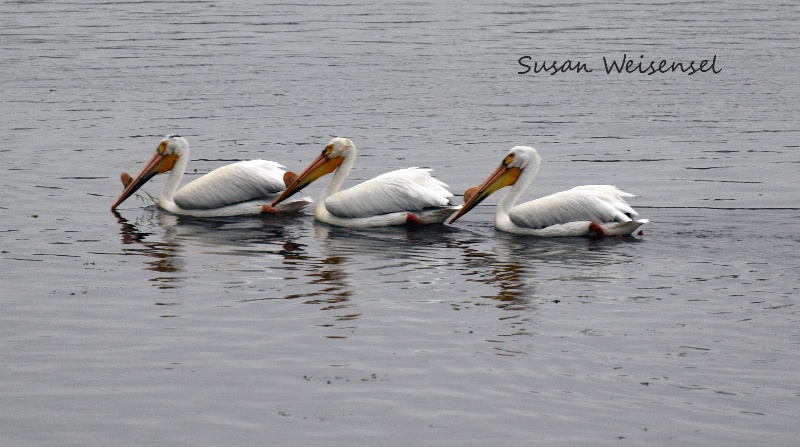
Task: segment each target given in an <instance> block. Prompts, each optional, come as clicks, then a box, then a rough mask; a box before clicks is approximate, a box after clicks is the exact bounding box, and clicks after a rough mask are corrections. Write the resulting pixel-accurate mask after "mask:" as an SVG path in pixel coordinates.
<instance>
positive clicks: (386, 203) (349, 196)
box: [272, 138, 461, 228]
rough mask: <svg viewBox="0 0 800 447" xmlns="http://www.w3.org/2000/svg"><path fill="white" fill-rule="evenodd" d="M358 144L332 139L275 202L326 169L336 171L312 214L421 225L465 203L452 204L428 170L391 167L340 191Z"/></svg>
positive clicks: (341, 220)
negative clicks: (392, 168) (395, 168)
mask: <svg viewBox="0 0 800 447" xmlns="http://www.w3.org/2000/svg"><path fill="white" fill-rule="evenodd" d="M357 152H358V149H357V148H356V145H355V144H353V142H352V141H350V140H349V139H347V138H334V139H332V140H331V141H330V143H328V145H327V146H325V149H323V151H322V154H321V155H320V156H319V157H317V158H316V159H315V160H314V161H313V162H311V164H310V165H308V167H307V168H306V169H305V171H303V172H302V173H301V174H300V175H299V176H297V178H296V179H295V180H294V181H293V182H291V183H290V184H288V185H286V191H284V192H283V194H281V195H280V196H279V197H278V198H277V199H276V200H275V201H274V202H272V206H277V204H279V203H280V202H282V201H283V200H285V199H286V198H288V197H290V196H291V195H292V194H295V193H296V192H298V191H300V190H301V189H303V188H305V187H306V186H308V185H309V184H310V183H311V182H313V181H314V180H316V179H318V178H320V177H322V176H323V175H325V174H329V173H331V172H334V171H335V172H334V174H333V178H332V179H331V182H330V184H329V185H328V186H327V187H326V188H325V190H324V191H323V192H322V196H321V197H320V198H319V200H318V201H317V206H316V208H315V209H314V217H315V218H316V219H317V220H318V221H320V222H325V223H327V224H331V225H337V226H340V227H350V228H369V227H384V226H390V225H411V226H417V227H418V226H422V225H424V224H431V223H442V222H444V221H445V220H446V219H447V218H448V217H449V216H450V215H451V214H453V213H454V212H456V210H458V209H459V208H461V206H459V205H453V203H452V202H450V198H451V197H453V194H452V193H451V192H450V191H448V190H447V185H446V184H444V183H442V182H440V181H439V180H437V179H435V178H433V177H431V174H430V169H420V168H407V169H400V170H397V171H392V172H387V173H386V174H383V175H379V176H378V177H375V178H373V179H371V180H367V181H366V182H364V183H361V184H358V185H356V186H353V187H352V188H350V189H346V190H344V191H341V192H340V191H339V188H341V186H342V183H343V182H344V180H345V178H347V174H348V173H349V172H350V169H351V168H352V167H353V163H354V162H355V160H356V155H357Z"/></svg>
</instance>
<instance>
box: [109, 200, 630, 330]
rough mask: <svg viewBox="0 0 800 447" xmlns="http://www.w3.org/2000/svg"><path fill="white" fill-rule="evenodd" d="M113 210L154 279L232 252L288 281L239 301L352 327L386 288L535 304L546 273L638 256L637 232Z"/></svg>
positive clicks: (162, 282)
mask: <svg viewBox="0 0 800 447" xmlns="http://www.w3.org/2000/svg"><path fill="white" fill-rule="evenodd" d="M115 216H116V217H117V220H118V222H119V224H120V228H121V231H120V234H121V236H122V253H123V254H125V255H135V256H144V257H146V258H147V260H146V261H145V262H144V264H145V269H146V270H150V271H154V272H158V273H160V275H158V276H156V277H153V278H151V279H150V281H153V282H154V283H155V284H156V286H157V287H159V288H162V289H169V288H178V287H181V286H182V284H183V283H184V282H185V281H186V279H187V278H186V276H185V275H184V273H185V266H186V262H187V256H192V254H195V253H198V252H200V253H202V254H205V255H215V254H216V255H224V256H230V255H232V254H234V255H238V256H240V257H241V259H240V261H239V262H238V263H237V264H236V265H234V266H232V269H233V271H234V272H240V273H239V275H235V276H236V277H238V280H240V281H241V282H243V283H244V282H250V283H255V284H260V283H262V282H263V281H265V276H268V275H267V273H268V272H273V273H274V274H275V275H277V276H278V277H279V278H280V279H281V282H282V287H278V288H274V287H268V288H266V289H265V290H264V292H265V293H264V295H263V296H260V297H258V298H247V299H244V300H240V302H255V301H264V300H274V299H285V300H301V302H302V303H304V304H309V305H315V306H319V310H321V311H325V312H330V314H331V320H330V321H329V322H327V323H324V324H321V325H320V326H321V327H328V328H336V329H355V326H354V324H355V323H354V322H355V321H356V320H358V319H359V318H362V317H363V316H364V309H363V308H362V307H361V306H360V305H359V303H361V302H363V300H364V299H375V298H378V299H381V298H383V297H407V296H411V297H414V299H417V300H428V301H432V302H434V301H448V302H449V303H450V305H451V306H453V307H454V308H456V309H462V308H463V306H464V303H463V300H462V297H461V296H459V294H460V292H458V291H459V290H470V296H469V297H468V298H467V300H468V301H467V302H468V303H469V304H470V305H474V306H484V305H486V304H488V303H489V302H493V303H494V304H495V306H496V307H497V308H498V309H502V310H507V311H524V310H532V309H535V308H536V306H537V304H538V303H539V302H540V300H547V297H546V296H540V297H537V293H536V291H537V285H538V284H540V283H542V282H561V281H584V282H588V283H592V282H598V283H602V282H607V281H611V280H614V279H615V278H616V276H615V275H616V274H615V271H616V269H615V267H614V266H615V265H619V264H621V263H629V262H632V260H631V259H630V258H628V257H627V256H625V254H624V253H625V252H624V245H625V244H631V243H637V242H638V241H639V239H636V238H630V237H628V238H607V239H588V238H569V239H561V240H549V239H532V238H518V237H513V236H510V235H505V234H503V233H500V232H495V234H493V235H492V236H490V237H476V236H475V234H473V233H471V232H469V231H463V230H460V229H458V228H453V227H449V226H429V227H425V228H422V229H405V228H388V229H373V230H370V231H364V230H352V229H347V228H339V227H331V226H328V225H325V224H321V223H316V222H309V221H308V220H303V216H299V217H297V218H290V219H275V218H274V217H269V216H268V217H264V218H257V219H256V218H219V219H195V218H187V217H183V216H175V215H172V214H169V213H166V212H163V211H161V210H157V209H155V208H153V207H149V208H146V209H144V210H143V212H142V214H141V215H140V216H139V217H138V218H137V219H136V220H135V221H133V222H131V221H129V220H127V219H126V218H123V217H122V216H121V215H119V214H118V213H115ZM306 217H307V216H306ZM309 227H313V230H312V231H313V233H314V239H315V240H316V241H317V242H318V244H315V245H314V246H313V247H309V246H308V245H307V244H303V243H301V242H299V241H300V240H302V239H301V238H302V237H307V236H305V234H306V233H307V232H308V231H309V230H308V228H309ZM159 234H161V236H159ZM132 245H138V247H135V248H133V247H131V246H132ZM254 263H255V264H257V265H254ZM553 272H556V274H555V275H554V274H553ZM245 274H246V275H247V276H245ZM356 291H358V293H357V292H356ZM482 300H488V301H486V302H484V301H482ZM556 301H557V300H556ZM499 318H508V316H501V317H499ZM328 337H331V338H343V336H341V335H329V336H328Z"/></svg>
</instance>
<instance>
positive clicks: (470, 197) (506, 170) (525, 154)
mask: <svg viewBox="0 0 800 447" xmlns="http://www.w3.org/2000/svg"><path fill="white" fill-rule="evenodd" d="M541 160H542V158H541V157H539V154H538V153H537V152H536V149H534V148H532V147H529V146H515V147H514V148H512V149H511V150H510V151H508V154H506V156H505V158H503V162H502V163H500V166H498V167H497V169H495V170H494V172H492V174H491V175H490V176H489V177H488V178H487V179H486V180H484V181H483V183H481V184H480V185H478V186H475V187H472V188H470V189H468V190H466V191H464V206H463V207H462V208H461V209H460V210H459V211H458V213H457V214H456V215H455V216H453V218H452V219H450V223H453V222H455V221H456V220H457V219H458V218H459V217H461V216H463V215H464V214H467V212H469V210H471V209H472V208H474V207H475V206H476V205H478V204H479V203H481V202H482V201H483V200H484V199H486V198H487V197H489V196H490V195H492V194H493V193H495V192H496V191H497V190H499V189H502V188H505V187H506V186H510V185H513V184H514V183H516V182H517V179H519V176H520V174H522V171H523V170H524V169H525V168H530V169H534V170H538V169H539V162H541ZM534 174H535V172H534Z"/></svg>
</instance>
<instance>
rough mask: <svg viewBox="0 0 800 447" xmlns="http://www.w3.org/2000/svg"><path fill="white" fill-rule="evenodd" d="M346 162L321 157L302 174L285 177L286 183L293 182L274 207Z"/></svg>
mask: <svg viewBox="0 0 800 447" xmlns="http://www.w3.org/2000/svg"><path fill="white" fill-rule="evenodd" d="M342 161H344V158H343V157H333V158H330V159H329V158H328V157H326V156H325V155H320V156H319V157H317V158H316V159H315V160H314V161H313V162H311V164H310V165H308V167H307V168H306V169H305V170H304V171H303V172H301V173H300V175H298V176H296V177H293V176H287V175H284V182H286V181H287V180H291V183H287V184H286V190H285V191H283V193H281V195H280V196H278V198H277V199H275V201H274V202H272V206H275V205H277V204H279V203H281V202H283V201H284V200H286V199H288V198H289V197H291V196H293V195H294V194H297V193H298V192H300V190H302V189H303V188H305V187H306V186H308V185H310V184H311V183H313V182H314V180H316V179H318V178H320V177H322V176H324V175H326V174H330V173H331V172H333V171H334V170H336V168H338V167H339V165H340V164H342Z"/></svg>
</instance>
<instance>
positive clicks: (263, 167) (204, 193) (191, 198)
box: [175, 160, 285, 209]
mask: <svg viewBox="0 0 800 447" xmlns="http://www.w3.org/2000/svg"><path fill="white" fill-rule="evenodd" d="M283 173H284V169H283V166H281V165H280V164H278V163H275V162H274V161H267V160H248V161H240V162H238V163H233V164H229V165H226V166H222V167H219V168H217V169H214V170H213V171H211V172H209V173H208V174H206V175H204V176H202V177H200V178H198V179H197V180H194V181H192V182H191V183H189V184H187V185H186V186H184V187H183V188H181V189H180V190H178V192H176V193H175V203H176V204H177V205H178V206H180V207H181V208H183V209H214V208H221V207H223V206H227V205H232V204H234V203H240V202H246V201H248V200H254V199H258V198H262V197H264V196H267V195H271V194H275V193H277V192H279V191H282V190H284V189H285V185H284V184H283Z"/></svg>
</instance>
